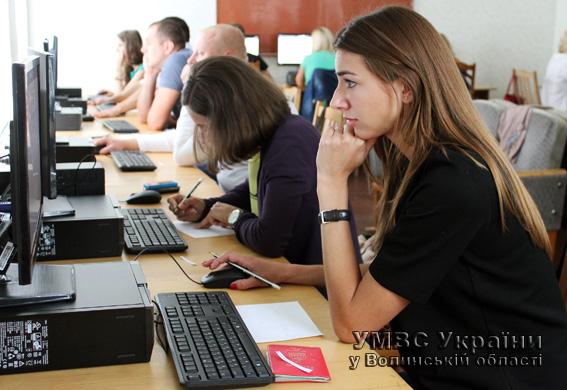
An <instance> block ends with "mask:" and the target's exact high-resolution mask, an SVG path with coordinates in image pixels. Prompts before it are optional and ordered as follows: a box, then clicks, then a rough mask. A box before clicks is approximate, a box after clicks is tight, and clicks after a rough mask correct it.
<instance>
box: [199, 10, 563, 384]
mask: <svg viewBox="0 0 567 390" xmlns="http://www.w3.org/2000/svg"><path fill="white" fill-rule="evenodd" d="M335 47H336V48H337V59H336V71H337V76H338V78H339V84H338V87H337V89H336V91H335V94H334V97H333V100H332V102H331V106H332V107H334V108H336V109H339V110H341V111H342V113H343V116H344V117H345V118H346V122H347V126H346V127H345V128H344V129H338V128H333V127H330V128H327V129H325V131H324V132H323V134H322V136H321V141H320V144H319V151H318V155H317V195H318V200H319V208H320V210H321V215H322V216H323V217H324V218H322V220H324V222H325V223H323V224H321V241H322V247H323V266H317V265H311V266H301V265H298V264H284V265H281V264H273V263H269V262H267V261H265V260H261V259H257V258H254V257H248V256H240V255H237V254H233V253H229V254H224V255H223V256H221V257H219V258H218V259H214V260H209V261H207V262H205V263H204V265H208V266H209V267H211V268H216V267H218V266H219V264H220V263H222V262H225V261H226V260H227V259H230V260H232V261H233V262H236V263H239V264H240V265H242V266H244V267H247V268H249V269H251V270H252V271H253V272H256V273H258V274H260V275H262V276H264V277H266V278H268V279H269V280H271V281H274V282H276V283H278V282H279V283H285V282H287V283H299V284H315V285H326V287H327V292H328V297H329V306H330V310H331V318H332V322H333V327H334V330H335V333H336V334H337V336H338V337H339V339H340V340H342V341H345V342H349V343H355V342H356V343H361V344H362V341H364V339H365V337H370V338H372V333H369V332H373V331H378V330H379V329H382V328H383V327H384V326H385V325H387V324H390V325H391V329H392V332H393V333H392V334H391V340H393V341H394V345H395V346H397V347H398V348H399V350H400V353H401V357H402V359H401V360H400V361H401V362H402V365H403V366H404V368H405V369H406V372H407V373H408V374H409V377H410V381H411V382H412V384H413V385H414V387H415V388H419V389H422V388H425V389H480V388H482V389H558V390H559V389H565V388H567V370H566V369H565V368H566V367H567V314H566V312H565V306H564V302H563V300H562V299H561V293H560V291H559V286H558V283H557V279H556V276H555V272H554V269H553V266H552V264H551V261H550V259H549V253H550V245H549V241H548V237H547V233H546V231H545V227H544V225H543V221H542V219H541V216H540V215H539V213H538V211H537V208H536V206H535V204H534V202H533V200H532V199H531V197H530V195H529V194H528V192H527V191H526V189H525V188H524V186H523V185H522V182H521V181H520V179H519V178H518V175H517V174H516V173H515V172H514V169H513V168H512V166H511V165H510V163H509V162H508V159H507V158H506V156H505V155H504V154H503V152H502V151H501V150H500V149H499V147H498V145H497V144H496V142H495V140H494V139H493V137H491V135H490V132H489V131H488V130H487V129H486V127H485V125H484V124H483V122H482V120H481V118H480V116H479V114H478V112H477V111H476V110H475V108H474V105H473V103H472V100H471V98H470V95H469V93H468V91H467V89H466V87H465V85H464V83H463V82H462V79H461V76H460V73H459V70H458V68H457V66H456V65H455V61H454V59H453V56H452V54H451V52H450V50H449V48H448V46H447V45H446V44H445V42H443V40H442V38H441V36H440V35H439V34H438V33H437V31H436V30H435V29H434V28H433V26H432V25H431V24H430V23H429V22H428V21H427V20H425V19H424V18H423V17H422V16H420V15H419V14H417V13H415V12H414V11H412V10H409V9H407V8H401V7H388V8H384V9H382V10H380V11H377V12H375V13H372V14H369V15H366V16H363V17H360V18H358V19H355V20H353V21H352V22H350V23H349V24H348V25H347V26H346V27H345V28H344V29H343V30H342V31H340V32H339V33H338V36H337V39H336V41H335ZM371 148H374V149H375V150H376V151H377V153H378V155H379V157H380V159H381V160H382V163H383V165H384V181H383V186H384V191H383V195H382V197H381V198H380V199H379V201H378V204H377V210H378V216H377V217H378V218H377V221H378V222H377V227H376V228H377V229H376V231H377V241H376V253H377V255H376V257H375V259H374V260H373V262H372V263H371V264H370V266H360V265H359V264H358V263H357V257H356V252H355V251H354V250H353V243H352V240H351V238H350V231H349V224H348V223H347V222H346V221H345V219H348V218H347V217H348V214H347V215H345V213H344V211H342V213H343V216H344V217H345V218H339V217H338V216H339V215H340V214H338V213H337V211H336V210H345V209H346V208H347V205H348V187H347V182H348V177H349V175H350V174H351V173H352V172H353V171H354V169H356V167H358V166H359V165H360V164H361V163H362V162H363V161H364V159H365V158H366V156H367V155H368V152H369V150H370V149H371ZM236 284H237V286H238V288H250V287H254V286H260V285H261V283H260V282H258V281H256V280H254V281H250V279H243V280H240V281H238V282H236ZM368 335H370V336H368ZM384 337H387V336H384ZM368 341H372V340H368Z"/></svg>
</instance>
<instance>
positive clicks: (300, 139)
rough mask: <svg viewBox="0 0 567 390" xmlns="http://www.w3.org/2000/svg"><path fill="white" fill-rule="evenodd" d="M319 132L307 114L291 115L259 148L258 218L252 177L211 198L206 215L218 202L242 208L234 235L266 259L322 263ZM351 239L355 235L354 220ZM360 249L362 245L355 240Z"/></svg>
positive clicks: (207, 201) (356, 247) (206, 208)
mask: <svg viewBox="0 0 567 390" xmlns="http://www.w3.org/2000/svg"><path fill="white" fill-rule="evenodd" d="M318 146H319V133H318V132H317V130H315V128H314V127H313V126H312V125H311V124H310V123H309V122H307V121H306V120H304V119H303V118H301V117H299V116H297V115H289V116H288V117H286V118H285V119H284V120H283V122H282V123H281V125H280V126H279V127H278V129H277V130H276V132H275V134H274V136H273V138H272V140H271V141H270V143H269V144H268V145H267V146H265V147H264V148H262V150H261V165H260V171H259V173H258V207H259V214H260V215H259V216H258V217H257V216H255V215H254V214H252V213H251V212H250V211H249V210H250V195H249V190H248V180H247V181H245V182H244V183H242V184H241V185H239V186H237V187H236V188H234V189H233V190H232V191H230V192H228V193H226V194H225V195H223V196H221V197H219V198H211V199H207V200H206V201H205V202H206V207H205V211H204V213H203V215H207V213H208V212H209V209H210V208H211V206H212V205H213V204H214V203H215V202H217V201H218V202H223V203H228V204H231V205H233V206H236V207H238V208H241V209H242V210H244V212H243V213H242V214H241V215H240V218H239V219H238V221H237V222H236V224H235V226H234V230H235V232H236V237H237V238H238V240H239V241H240V242H242V243H243V244H244V245H246V246H247V247H249V248H251V249H252V250H254V251H256V252H257V253H259V254H261V255H263V256H267V257H279V256H284V257H285V258H287V259H288V260H289V261H290V262H292V263H298V264H321V263H322V250H321V232H320V229H319V222H318V220H317V214H318V213H319V202H318V200H317V167H316V166H315V158H316V156H317V148H318ZM351 231H352V232H353V238H355V237H356V228H355V225H354V220H351ZM353 242H354V243H355V244H354V245H355V249H356V251H357V253H358V243H357V241H356V240H354V241H353Z"/></svg>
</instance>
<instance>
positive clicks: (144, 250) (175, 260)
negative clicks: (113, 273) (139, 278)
mask: <svg viewBox="0 0 567 390" xmlns="http://www.w3.org/2000/svg"><path fill="white" fill-rule="evenodd" d="M148 249H150V247H147V248H144V249H142V250H141V251H140V253H138V254H137V255H136V257H134V260H133V261H136V260H138V258H139V257H140V256H141V255H143V254H144V252H146V251H147V250H148ZM151 249H156V248H151ZM157 249H158V250H159V251H161V252H163V253H165V254H167V255H168V256H169V257H170V258H171V260H173V262H174V263H175V264H176V265H177V267H179V269H180V270H181V272H183V274H184V275H185V276H186V277H187V279H189V280H190V281H192V282H193V283H195V284H198V285H199V286H202V285H203V283H201V282H197V281H196V280H194V279H193V278H191V277H190V276H189V275H188V274H187V272H185V270H184V269H183V267H182V266H181V264H179V262H178V261H177V259H176V258H175V257H174V256H173V255H172V254H171V253H169V251H168V250H166V249H164V248H157Z"/></svg>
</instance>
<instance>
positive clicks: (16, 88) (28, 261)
mask: <svg viewBox="0 0 567 390" xmlns="http://www.w3.org/2000/svg"><path fill="white" fill-rule="evenodd" d="M32 72H35V73H36V77H37V80H38V83H37V88H38V89H37V92H36V93H37V98H38V102H37V103H38V108H39V96H40V72H39V58H38V57H37V56H31V57H28V58H27V59H26V60H24V61H23V62H16V63H13V64H12V93H13V103H14V105H13V107H14V117H13V121H12V126H11V129H10V130H11V131H10V184H11V191H12V193H11V198H12V203H11V214H12V234H13V236H14V241H15V244H16V250H17V255H16V258H17V259H18V281H19V284H20V285H25V284H30V283H31V282H32V274H33V268H34V265H35V256H36V252H37V244H38V241H39V236H40V229H41V226H42V206H43V202H42V198H41V197H40V200H39V210H38V219H37V225H36V226H35V231H34V232H32V231H31V227H30V222H29V220H30V209H29V196H30V194H29V175H28V148H27V142H28V131H27V128H28V120H27V108H28V105H27V101H26V99H27V88H28V79H29V77H30V75H31V74H32ZM37 114H38V115H40V114H39V109H38V113H37ZM39 123H40V120H39V118H38V124H39ZM37 136H38V138H41V137H40V134H37ZM38 143H40V139H38ZM38 152H40V151H39V150H38ZM40 170H41V168H40ZM40 176H41V175H40ZM40 181H41V178H40ZM40 185H41V184H40Z"/></svg>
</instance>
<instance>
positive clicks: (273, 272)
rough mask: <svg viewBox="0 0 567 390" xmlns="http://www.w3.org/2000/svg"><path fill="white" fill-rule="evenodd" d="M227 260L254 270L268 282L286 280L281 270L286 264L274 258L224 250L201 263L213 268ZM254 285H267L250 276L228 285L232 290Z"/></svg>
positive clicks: (245, 288) (283, 281) (254, 286)
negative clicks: (262, 257) (215, 256)
mask: <svg viewBox="0 0 567 390" xmlns="http://www.w3.org/2000/svg"><path fill="white" fill-rule="evenodd" d="M227 261H231V262H233V263H235V264H238V265H240V266H242V267H244V268H246V269H248V270H250V271H252V272H254V273H255V274H258V275H259V276H262V277H264V278H266V279H268V280H269V281H270V282H273V283H276V284H278V283H285V282H286V280H284V279H285V277H284V272H283V270H284V268H285V266H286V265H287V264H283V263H279V262H277V261H275V260H266V259H260V258H258V257H253V256H245V255H241V254H238V253H235V252H225V253H223V254H222V255H221V256H219V257H217V258H216V259H210V260H206V261H203V263H202V265H203V266H204V267H209V268H210V269H212V270H214V269H217V268H218V267H219V266H221V265H222V264H224V263H226V262H227ZM227 266H228V265H227ZM256 287H268V285H267V284H265V283H263V282H261V281H260V280H258V279H256V278H254V277H252V276H251V277H249V278H246V279H240V280H237V281H235V282H233V283H232V284H231V285H230V288H231V289H233V290H247V289H249V288H256Z"/></svg>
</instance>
